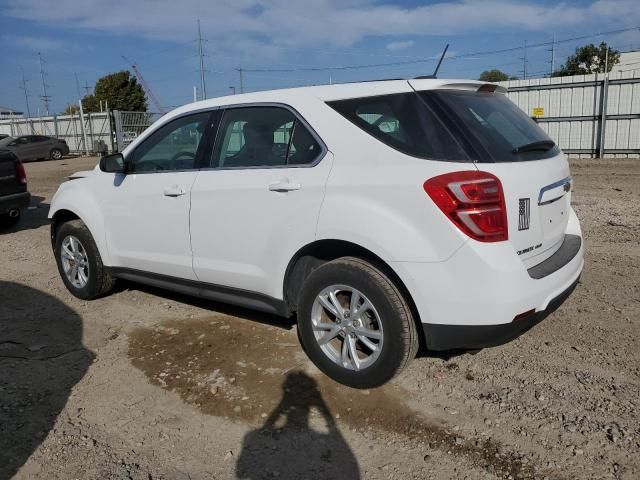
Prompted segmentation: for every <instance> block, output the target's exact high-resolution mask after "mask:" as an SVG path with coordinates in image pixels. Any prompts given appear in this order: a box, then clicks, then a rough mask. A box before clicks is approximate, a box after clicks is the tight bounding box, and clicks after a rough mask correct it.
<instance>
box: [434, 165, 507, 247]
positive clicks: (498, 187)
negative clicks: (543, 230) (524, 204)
mask: <svg viewBox="0 0 640 480" xmlns="http://www.w3.org/2000/svg"><path fill="white" fill-rule="evenodd" d="M424 190H425V192H427V194H428V195H429V197H431V199H432V200H433V201H434V202H435V204H436V205H437V206H438V208H440V210H442V212H443V213H444V214H445V215H446V216H447V218H449V220H451V221H452V222H453V223H454V224H455V225H456V226H457V227H458V228H459V229H460V230H462V231H463V232H464V233H465V234H467V235H469V236H470V237H471V238H473V239H475V240H478V241H480V242H501V241H504V240H508V238H509V233H508V230H507V212H506V208H505V202H504V193H503V191H502V184H501V183H500V180H498V178H497V177H496V176H495V175H492V174H490V173H487V172H478V171H464V172H453V173H447V174H444V175H440V176H437V177H433V178H430V179H429V180H427V181H426V182H424Z"/></svg>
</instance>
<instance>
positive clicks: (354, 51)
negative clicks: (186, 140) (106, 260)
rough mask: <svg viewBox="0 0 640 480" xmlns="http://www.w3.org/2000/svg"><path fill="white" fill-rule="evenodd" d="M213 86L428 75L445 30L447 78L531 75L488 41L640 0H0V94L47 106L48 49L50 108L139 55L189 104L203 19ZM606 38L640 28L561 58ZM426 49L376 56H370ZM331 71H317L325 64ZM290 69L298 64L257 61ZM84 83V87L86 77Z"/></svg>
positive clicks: (623, 17)
mask: <svg viewBox="0 0 640 480" xmlns="http://www.w3.org/2000/svg"><path fill="white" fill-rule="evenodd" d="M198 18H200V20H201V24H202V35H203V37H204V38H205V39H206V42H205V43H204V50H205V53H206V54H207V56H206V57H205V66H206V69H207V70H208V71H207V74H206V81H207V94H208V96H209V97H213V96H220V95H226V94H228V93H229V92H230V88H229V87H230V86H234V87H236V88H237V89H238V91H239V78H238V72H237V71H236V69H237V68H239V67H242V68H244V69H246V70H247V71H246V73H245V75H244V78H245V91H252V90H264V89H270V88H282V87H289V86H297V85H308V84H317V83H328V82H329V81H330V80H331V81H333V82H344V81H353V80H367V79H375V78H405V77H413V76H417V75H423V74H429V73H431V71H432V70H433V68H434V64H435V60H434V58H435V57H437V56H438V54H439V52H440V51H441V50H442V48H443V47H444V45H445V44H446V43H449V44H450V49H449V55H450V56H451V58H450V59H447V60H445V62H444V64H443V67H442V69H441V73H440V77H455V78H477V76H478V74H479V73H480V72H481V71H482V70H485V69H490V68H500V69H501V70H503V71H505V72H507V73H509V74H512V75H518V76H522V70H523V61H522V57H523V50H522V49H520V50H515V51H510V52H503V53H495V54H485V53H481V54H478V55H468V54H470V53H475V52H490V51H494V50H502V49H508V48H513V47H520V46H522V45H523V44H524V42H525V41H527V43H528V44H530V45H532V44H538V43H544V42H549V41H551V39H552V37H553V35H554V34H555V36H556V38H557V39H558V40H563V39H568V38H574V37H579V36H585V35H594V34H595V33H596V32H606V31H612V30H621V29H631V28H634V27H640V8H638V1H637V0H599V1H593V0H583V1H577V0H576V1H571V0H567V1H564V2H551V1H535V0H487V1H484V0H475V1H471V0H461V1H442V0H441V1H437V2H428V1H422V2H421V1H416V0H300V1H295V0H263V1H255V0H233V1H217V0H181V1H180V2H175V1H173V0H20V1H18V0H0V41H1V45H2V46H3V48H2V69H1V70H0V105H3V106H8V107H11V108H15V109H19V110H26V105H25V98H24V92H23V91H22V90H21V89H20V88H19V87H20V86H21V79H22V77H21V68H23V69H24V73H25V77H26V79H27V80H28V83H27V89H28V92H29V94H30V97H29V102H30V106H31V111H32V113H35V112H37V111H38V108H40V109H42V102H41V99H40V95H41V94H42V82H41V78H40V73H39V71H40V67H39V64H38V55H37V53H38V52H40V53H41V54H42V56H43V58H44V59H45V61H46V64H45V70H46V72H47V77H46V83H47V84H48V85H49V87H48V94H49V95H51V97H52V106H51V110H52V112H60V111H62V110H63V109H64V107H65V106H66V105H67V104H68V103H69V102H77V98H78V93H77V86H76V80H75V77H76V75H77V77H78V79H79V83H80V86H81V87H83V86H84V85H85V82H87V84H88V85H89V86H93V84H94V83H95V80H96V79H97V78H99V77H100V76H102V75H104V74H107V73H110V72H113V71H117V70H122V69H126V68H128V65H127V64H126V63H125V61H124V60H123V59H122V55H125V56H127V57H128V58H130V59H131V60H133V61H134V62H136V63H137V65H138V68H139V69H140V71H141V72H142V74H143V75H144V77H145V79H146V80H147V82H148V83H149V84H150V85H151V87H152V88H153V89H154V91H155V93H156V96H157V97H158V98H159V100H160V102H161V103H162V105H164V106H165V107H168V108H170V107H173V106H177V105H181V104H184V103H188V102H189V101H190V100H191V98H192V95H193V93H192V91H193V86H194V85H198V84H199V76H198V58H197V55H196V54H197V44H196V42H195V38H196V36H197V27H196V22H197V19H198ZM602 40H605V41H607V42H609V43H610V44H611V45H612V46H614V47H617V48H620V49H623V50H629V49H631V48H636V49H637V48H640V30H639V29H636V30H632V31H627V32H622V33H616V34H605V35H598V36H593V37H591V38H588V39H582V40H574V41H569V42H562V43H559V44H558V45H557V58H558V63H560V62H561V61H562V60H564V59H566V57H567V55H568V54H570V53H572V52H573V50H574V49H575V47H576V46H578V45H582V44H584V43H589V42H593V43H597V42H600V41H602ZM548 49H549V47H548V46H540V47H533V48H528V49H527V58H528V66H527V69H528V71H529V73H530V75H536V76H541V75H543V74H544V73H545V72H547V71H548V69H549V60H550V52H549V51H548ZM401 62H420V63H411V64H405V65H390V66H379V67H375V68H362V69H342V68H338V67H354V66H362V65H372V64H373V65H378V64H386V63H401ZM326 67H333V69H325V70H319V71H318V70H309V69H319V68H320V69H323V68H326ZM251 70H293V71H276V72H273V71H251ZM82 91H83V92H84V90H82Z"/></svg>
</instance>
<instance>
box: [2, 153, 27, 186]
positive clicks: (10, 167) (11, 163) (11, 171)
mask: <svg viewBox="0 0 640 480" xmlns="http://www.w3.org/2000/svg"><path fill="white" fill-rule="evenodd" d="M17 164H18V159H17V158H16V156H15V155H14V154H13V153H11V152H9V151H7V150H0V196H5V195H11V194H14V193H21V192H25V191H26V190H27V187H26V185H25V184H23V183H21V181H20V179H19V178H18V169H17V168H16V166H17Z"/></svg>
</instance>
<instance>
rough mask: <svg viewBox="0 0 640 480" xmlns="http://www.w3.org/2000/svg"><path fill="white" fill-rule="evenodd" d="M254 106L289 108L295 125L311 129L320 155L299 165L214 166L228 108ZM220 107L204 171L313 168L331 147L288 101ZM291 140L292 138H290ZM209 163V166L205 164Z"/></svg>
mask: <svg viewBox="0 0 640 480" xmlns="http://www.w3.org/2000/svg"><path fill="white" fill-rule="evenodd" d="M252 107H274V108H284V109H285V110H288V111H289V112H290V113H291V114H293V116H294V125H295V124H296V123H298V122H300V123H302V125H304V126H305V128H306V129H307V130H308V131H309V133H311V136H312V137H313V138H314V140H315V141H316V142H318V145H319V146H320V152H319V153H318V155H317V156H316V158H315V159H314V161H313V162H311V163H305V164H299V165H290V164H284V165H256V166H252V167H240V166H239V167H224V166H223V167H213V166H212V165H211V164H212V162H213V154H214V152H216V150H217V148H218V146H219V142H220V141H221V137H222V136H223V135H222V133H223V132H221V126H222V123H223V120H224V114H225V113H226V111H227V110H235V109H238V108H252ZM219 109H220V115H219V116H218V117H217V119H216V120H217V128H216V134H215V140H214V142H213V144H212V146H211V147H212V148H211V149H210V150H209V161H208V162H203V167H202V168H201V169H200V170H202V171H223V170H273V169H283V168H313V167H315V166H316V165H318V164H319V163H320V162H322V160H324V158H325V157H326V156H327V152H328V151H329V149H328V148H327V145H326V144H325V143H324V141H323V140H322V137H320V135H318V133H317V132H316V131H315V130H314V129H313V128H312V127H311V125H310V124H309V122H307V120H306V119H305V118H304V117H303V116H302V115H301V114H300V112H298V111H297V110H296V109H295V108H293V107H292V106H291V105H288V104H286V103H280V102H248V103H237V104H231V105H222V106H220V107H219ZM291 138H293V134H292V135H291ZM290 140H291V139H290ZM207 163H208V166H205V165H206V164H207Z"/></svg>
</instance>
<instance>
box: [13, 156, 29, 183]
mask: <svg viewBox="0 0 640 480" xmlns="http://www.w3.org/2000/svg"><path fill="white" fill-rule="evenodd" d="M16 178H17V179H18V181H19V182H20V183H22V184H23V185H26V184H27V172H25V171H24V165H23V164H22V162H21V161H18V163H16Z"/></svg>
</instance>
